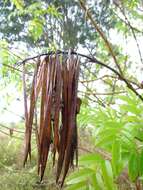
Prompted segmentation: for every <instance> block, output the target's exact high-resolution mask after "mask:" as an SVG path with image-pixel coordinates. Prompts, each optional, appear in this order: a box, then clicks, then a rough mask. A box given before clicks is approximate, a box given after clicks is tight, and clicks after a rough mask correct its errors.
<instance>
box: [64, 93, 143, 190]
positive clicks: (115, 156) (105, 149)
mask: <svg viewBox="0 0 143 190" xmlns="http://www.w3.org/2000/svg"><path fill="white" fill-rule="evenodd" d="M118 100H120V102H121V103H120V104H119V106H118V107H117V108H116V109H114V108H111V107H110V108H109V107H107V108H102V109H101V108H98V109H97V110H95V111H93V110H92V109H90V111H89V110H88V108H86V109H85V108H84V107H83V108H82V112H81V118H80V119H81V120H80V119H79V124H81V125H82V126H83V123H84V121H85V123H86V125H87V123H88V125H89V126H92V127H91V130H92V134H93V135H92V140H93V142H94V144H95V152H96V153H93V154H88V155H84V156H81V157H80V160H79V165H80V168H79V170H77V171H75V173H74V174H71V175H70V176H69V178H68V180H67V184H68V185H69V187H68V188H69V189H74V188H75V187H78V188H81V189H82V188H83V187H84V188H85V189H88V188H89V187H91V189H106V190H111V189H113V190H115V189H118V185H117V181H118V179H119V178H120V175H121V174H122V172H123V170H124V169H125V168H126V167H128V170H126V172H127V173H128V175H129V179H130V181H131V183H132V182H136V180H137V179H138V178H139V177H142V175H143V168H142V165H143V164H142V162H143V149H142V146H143V143H142V142H143V141H142V135H141V132H140V131H142V130H143V126H142V122H143V119H142V115H143V109H142V107H143V104H142V102H141V101H140V100H139V99H138V98H137V97H136V96H135V95H134V94H132V93H131V92H129V93H128V96H118ZM91 110H92V111H91ZM93 115H94V116H93ZM89 116H91V118H92V119H91V118H89ZM82 118H87V120H86V119H85V120H82ZM80 121H81V123H80ZM82 126H81V127H82ZM68 188H67V189H68ZM78 188H77V189H78ZM89 189H90V188H89Z"/></svg>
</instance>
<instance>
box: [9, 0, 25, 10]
mask: <svg viewBox="0 0 143 190" xmlns="http://www.w3.org/2000/svg"><path fill="white" fill-rule="evenodd" d="M11 1H12V3H13V4H14V5H15V6H16V8H17V9H19V10H22V9H23V8H24V1H23V0H11Z"/></svg>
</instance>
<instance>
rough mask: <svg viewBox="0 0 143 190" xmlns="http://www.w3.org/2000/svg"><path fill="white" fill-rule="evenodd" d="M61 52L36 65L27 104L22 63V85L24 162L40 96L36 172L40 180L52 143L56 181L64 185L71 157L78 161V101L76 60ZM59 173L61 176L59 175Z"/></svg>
mask: <svg viewBox="0 0 143 190" xmlns="http://www.w3.org/2000/svg"><path fill="white" fill-rule="evenodd" d="M63 60H64V59H63V58H62V57H61V56H60V55H56V54H55V55H49V56H47V57H45V58H44V60H43V61H41V62H39V63H38V64H37V66H36V68H35V72H34V76H33V82H32V87H31V90H30V91H31V92H30V97H29V102H30V103H29V110H28V106H27V99H28V97H27V93H26V81H25V66H23V87H24V105H25V126H26V130H25V153H24V165H25V164H26V162H27V159H28V156H29V158H31V135H32V126H33V121H34V113H35V110H36V102H37V101H38V100H39V98H40V111H39V114H38V113H37V115H39V117H38V118H39V123H38V130H37V131H38V134H37V138H38V174H39V175H40V179H41V181H42V179H43V176H44V171H45V168H46V163H47V159H48V154H49V151H50V149H51V148H50V146H51V144H53V145H52V146H53V151H52V153H53V166H54V165H55V158H57V169H56V182H57V183H58V182H59V179H60V178H61V186H63V183H64V180H65V177H66V175H67V172H68V170H69V168H70V167H71V166H73V161H74V157H76V164H77V162H78V150H77V147H78V146H77V144H78V137H77V123H76V117H77V114H78V113H79V110H80V105H81V100H80V99H79V98H77V88H78V78H79V59H78V57H77V56H76V57H74V56H73V55H68V57H67V58H66V60H65V61H63ZM61 175H62V177H61Z"/></svg>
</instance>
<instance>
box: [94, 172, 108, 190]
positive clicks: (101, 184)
mask: <svg viewBox="0 0 143 190" xmlns="http://www.w3.org/2000/svg"><path fill="white" fill-rule="evenodd" d="M96 180H97V185H98V187H99V189H102V190H105V189H106V188H105V185H104V182H103V178H102V176H101V174H100V173H99V172H98V173H96Z"/></svg>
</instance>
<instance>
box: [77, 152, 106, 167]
mask: <svg viewBox="0 0 143 190" xmlns="http://www.w3.org/2000/svg"><path fill="white" fill-rule="evenodd" d="M101 161H103V159H102V157H101V156H100V155H98V154H86V155H83V156H81V157H80V159H79V163H80V164H81V165H85V166H87V165H88V166H91V165H93V164H96V163H99V162H101Z"/></svg>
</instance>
